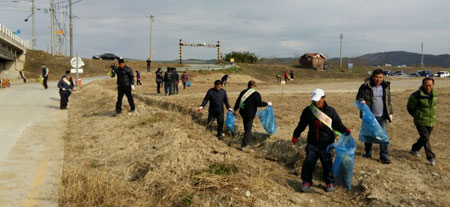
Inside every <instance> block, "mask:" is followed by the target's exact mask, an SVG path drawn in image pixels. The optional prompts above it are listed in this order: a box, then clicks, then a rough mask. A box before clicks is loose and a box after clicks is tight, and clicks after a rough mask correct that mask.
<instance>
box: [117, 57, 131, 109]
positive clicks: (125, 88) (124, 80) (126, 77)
mask: <svg viewBox="0 0 450 207" xmlns="http://www.w3.org/2000/svg"><path fill="white" fill-rule="evenodd" d="M116 75H117V92H118V96H117V102H116V115H117V114H120V113H122V99H123V95H124V94H125V95H126V96H127V99H128V104H130V112H134V110H135V106H134V100H133V95H132V94H131V90H132V89H133V90H134V75H133V71H132V70H131V68H130V67H128V66H126V65H125V62H124V60H123V59H119V67H118V68H117V74H116Z"/></svg>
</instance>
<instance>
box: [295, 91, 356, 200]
mask: <svg viewBox="0 0 450 207" xmlns="http://www.w3.org/2000/svg"><path fill="white" fill-rule="evenodd" d="M311 102H312V103H311V105H309V106H307V107H306V108H305V109H303V112H302V115H301V116H300V122H299V123H298V125H297V128H295V130H294V135H293V136H292V142H293V143H294V144H297V140H298V138H299V137H300V134H301V133H302V132H303V131H304V130H305V129H306V127H307V126H308V127H309V131H308V138H307V143H308V144H307V146H306V148H305V150H306V158H305V161H304V162H303V166H302V173H301V176H302V180H303V185H302V188H301V190H302V191H303V192H308V191H309V190H310V186H311V184H312V175H313V172H314V168H315V167H316V163H317V159H320V162H321V163H322V168H323V177H324V178H325V183H326V184H327V187H326V191H327V192H331V191H334V186H333V183H334V175H333V170H332V167H333V159H332V155H331V153H330V152H329V151H326V148H327V146H328V145H330V144H332V143H334V141H335V138H336V135H335V132H334V130H336V131H338V132H340V133H348V134H350V133H351V132H350V129H347V128H346V127H345V126H344V125H343V124H342V121H341V119H340V118H339V115H338V114H337V112H336V110H335V109H334V108H332V107H330V106H328V104H327V103H326V102H325V92H324V91H323V90H322V89H319V88H318V89H315V90H314V91H313V92H312V97H311Z"/></svg>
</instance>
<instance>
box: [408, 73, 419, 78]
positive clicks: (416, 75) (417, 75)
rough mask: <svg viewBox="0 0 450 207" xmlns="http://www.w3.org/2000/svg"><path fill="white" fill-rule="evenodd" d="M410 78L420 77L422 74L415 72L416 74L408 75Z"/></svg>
mask: <svg viewBox="0 0 450 207" xmlns="http://www.w3.org/2000/svg"><path fill="white" fill-rule="evenodd" d="M408 76H409V77H420V74H419V73H417V72H415V73H410V74H408Z"/></svg>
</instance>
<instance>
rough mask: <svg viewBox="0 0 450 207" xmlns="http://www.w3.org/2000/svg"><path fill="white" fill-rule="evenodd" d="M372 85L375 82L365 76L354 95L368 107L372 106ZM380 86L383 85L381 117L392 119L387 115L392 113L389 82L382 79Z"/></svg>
mask: <svg viewBox="0 0 450 207" xmlns="http://www.w3.org/2000/svg"><path fill="white" fill-rule="evenodd" d="M372 86H375V83H374V82H373V81H372V79H371V78H367V79H366V80H365V81H364V83H363V84H362V85H361V86H360V87H359V90H358V94H357V95H356V99H357V100H359V101H363V100H364V101H366V103H367V105H368V106H369V108H372V105H373V90H372ZM381 86H382V87H383V117H384V118H385V119H388V120H389V121H392V120H390V118H389V115H392V114H393V111H392V104H391V83H390V82H389V81H383V82H381Z"/></svg>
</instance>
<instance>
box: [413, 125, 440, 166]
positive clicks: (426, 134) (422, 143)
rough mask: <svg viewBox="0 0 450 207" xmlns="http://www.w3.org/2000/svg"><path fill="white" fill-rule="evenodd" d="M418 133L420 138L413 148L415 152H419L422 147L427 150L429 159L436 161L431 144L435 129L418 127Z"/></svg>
mask: <svg viewBox="0 0 450 207" xmlns="http://www.w3.org/2000/svg"><path fill="white" fill-rule="evenodd" d="M416 128H417V131H418V132H419V135H420V138H419V140H417V142H416V143H415V144H413V146H412V150H413V151H419V150H420V149H421V148H422V147H423V148H424V149H425V154H426V155H427V159H428V160H430V159H435V157H436V156H435V155H434V153H433V151H432V150H431V144H430V134H431V131H432V130H433V127H425V126H416Z"/></svg>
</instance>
